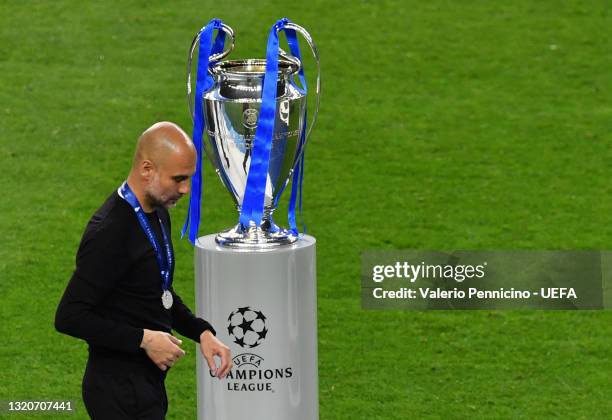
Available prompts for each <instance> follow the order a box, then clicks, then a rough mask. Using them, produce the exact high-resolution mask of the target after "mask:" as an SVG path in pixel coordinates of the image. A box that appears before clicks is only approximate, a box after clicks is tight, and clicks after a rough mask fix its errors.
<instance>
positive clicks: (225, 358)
mask: <svg viewBox="0 0 612 420" xmlns="http://www.w3.org/2000/svg"><path fill="white" fill-rule="evenodd" d="M231 367H232V359H231V358H230V351H229V349H225V350H223V351H222V352H221V367H220V368H219V371H220V372H219V375H220V376H221V377H222V378H225V375H227V372H229V370H230V369H231Z"/></svg>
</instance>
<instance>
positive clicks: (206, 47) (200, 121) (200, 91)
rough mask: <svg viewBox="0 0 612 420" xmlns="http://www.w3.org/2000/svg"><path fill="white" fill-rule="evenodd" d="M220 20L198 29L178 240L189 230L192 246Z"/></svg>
mask: <svg viewBox="0 0 612 420" xmlns="http://www.w3.org/2000/svg"><path fill="white" fill-rule="evenodd" d="M222 23H223V22H222V21H221V20H220V19H211V21H210V22H208V24H207V25H206V26H204V27H203V28H202V29H201V30H200V48H199V50H198V69H197V79H196V89H195V96H194V115H193V144H194V146H195V149H196V152H197V162H196V171H195V173H194V174H193V176H192V177H191V196H190V197H189V210H188V212H187V219H186V220H185V224H184V226H183V229H182V231H181V237H183V236H184V235H185V232H186V231H187V227H189V235H188V237H189V241H190V242H191V243H192V244H195V240H196V239H197V237H198V229H199V226H200V201H201V197H202V136H203V134H204V131H205V129H206V121H205V119H204V111H203V105H202V101H203V97H204V93H206V92H207V91H208V90H210V88H211V87H212V86H213V84H214V79H213V78H212V77H211V76H210V74H209V73H208V70H209V68H210V67H211V66H212V65H213V64H214V62H210V56H211V55H214V54H218V53H220V52H222V51H223V48H224V46H225V32H223V31H222V30H221V25H222ZM215 29H216V30H217V36H216V38H215V41H214V44H213V45H211V43H212V38H213V32H214V30H215Z"/></svg>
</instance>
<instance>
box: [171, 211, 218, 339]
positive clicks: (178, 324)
mask: <svg viewBox="0 0 612 420" xmlns="http://www.w3.org/2000/svg"><path fill="white" fill-rule="evenodd" d="M163 218H164V223H166V224H167V226H168V228H169V230H170V231H172V221H171V220H170V214H169V212H168V211H167V210H163ZM170 292H172V298H173V304H172V329H173V330H176V331H177V332H178V333H179V334H181V335H184V336H185V337H188V338H191V339H192V340H193V341H196V342H198V343H199V342H200V335H201V334H202V333H203V332H204V331H206V330H208V331H210V332H211V333H213V335H217V332H216V331H215V329H214V328H213V327H212V325H210V324H209V323H208V322H207V321H205V320H203V319H202V318H198V317H196V316H195V315H194V314H193V313H192V312H191V310H190V309H189V308H188V307H187V305H185V304H184V303H183V300H182V299H181V298H180V296H179V295H177V294H176V292H175V291H174V288H173V287H172V286H170Z"/></svg>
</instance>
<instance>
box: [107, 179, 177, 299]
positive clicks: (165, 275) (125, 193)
mask: <svg viewBox="0 0 612 420" xmlns="http://www.w3.org/2000/svg"><path fill="white" fill-rule="evenodd" d="M117 193H118V194H119V197H121V198H123V199H124V200H125V201H127V203H128V204H129V205H130V206H132V209H134V212H135V213H136V218H137V219H138V223H140V227H141V228H142V230H143V231H144V233H145V235H147V238H148V239H149V242H151V245H152V246H153V249H154V250H155V258H156V259H157V263H158V264H159V270H160V273H161V278H162V290H163V291H164V292H165V291H166V290H168V289H169V288H170V285H171V284H172V270H173V268H174V255H172V248H171V247H170V241H169V240H168V235H166V230H165V229H164V224H163V223H162V221H161V219H160V218H159V216H157V220H159V227H160V228H161V232H162V237H163V240H164V251H165V254H166V258H164V256H163V254H164V252H163V251H162V247H161V246H159V242H157V238H156V237H155V234H154V233H153V229H152V228H151V225H150V224H149V219H147V216H146V215H145V212H144V210H143V209H142V207H141V206H140V203H139V202H138V198H137V197H136V194H134V192H133V191H132V189H131V188H130V186H129V185H128V183H127V181H126V182H124V183H123V184H121V186H120V187H119V188H118V189H117Z"/></svg>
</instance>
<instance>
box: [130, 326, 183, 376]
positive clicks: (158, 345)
mask: <svg viewBox="0 0 612 420" xmlns="http://www.w3.org/2000/svg"><path fill="white" fill-rule="evenodd" d="M181 343H182V341H181V340H179V339H178V338H176V337H174V336H173V335H171V334H168V333H166V332H163V331H152V330H147V329H145V330H144V334H143V336H142V343H140V347H141V348H142V349H144V351H145V352H146V353H147V356H149V359H151V360H152V361H153V363H155V364H156V365H157V367H158V368H160V369H161V370H166V369H168V368H169V367H172V366H173V365H174V363H175V362H176V361H177V360H178V359H180V358H181V357H183V356H184V355H185V352H184V351H183V349H181V348H180V347H179V346H178V345H179V344H181Z"/></svg>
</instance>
